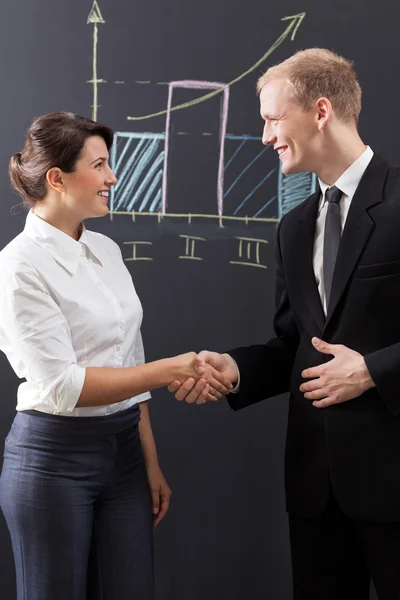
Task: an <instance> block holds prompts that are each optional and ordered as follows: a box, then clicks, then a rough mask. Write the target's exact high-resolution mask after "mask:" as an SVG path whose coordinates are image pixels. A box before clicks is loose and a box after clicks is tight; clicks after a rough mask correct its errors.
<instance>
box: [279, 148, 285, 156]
mask: <svg viewBox="0 0 400 600" xmlns="http://www.w3.org/2000/svg"><path fill="white" fill-rule="evenodd" d="M285 150H286V148H278V154H279V156H280V155H281V154H283V152H285Z"/></svg>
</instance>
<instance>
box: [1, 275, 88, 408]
mask: <svg viewBox="0 0 400 600" xmlns="http://www.w3.org/2000/svg"><path fill="white" fill-rule="evenodd" d="M2 275H5V277H2V278H1V279H2V282H1V283H2V284H3V285H2V290H1V292H0V349H1V350H2V351H3V352H4V353H5V354H6V355H7V357H8V359H9V361H10V363H11V366H12V367H13V369H14V371H15V372H16V374H17V375H18V377H20V378H25V379H26V383H23V384H21V386H20V389H19V390H18V398H19V400H20V398H21V396H27V395H28V394H29V399H30V400H31V401H32V402H33V403H35V402H37V401H38V400H39V401H40V402H41V403H45V404H46V405H47V406H49V408H50V410H51V411H52V412H53V413H59V412H70V411H72V410H73V409H74V408H75V405H76V403H77V401H78V398H79V396H80V393H81V391H82V387H83V384H84V380H85V368H83V367H80V366H79V365H78V364H77V359H76V355H75V352H74V349H73V345H72V339H71V332H70V329H69V326H68V323H67V321H66V319H65V317H64V315H63V314H62V312H61V310H60V307H59V306H58V304H57V303H56V301H55V300H54V299H53V298H52V297H51V295H50V293H49V291H48V290H47V289H46V286H45V284H44V282H43V281H42V279H41V278H40V276H39V275H38V274H37V273H36V271H35V270H34V269H33V268H31V269H29V268H27V267H25V268H24V269H21V265H14V268H13V265H12V263H9V264H8V265H7V267H6V268H4V265H2ZM24 404H25V405H26V403H24ZM17 408H18V406H17Z"/></svg>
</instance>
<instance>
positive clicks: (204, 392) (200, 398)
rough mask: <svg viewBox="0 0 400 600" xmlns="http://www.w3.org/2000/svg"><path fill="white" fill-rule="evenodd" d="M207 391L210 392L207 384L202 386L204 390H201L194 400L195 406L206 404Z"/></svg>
mask: <svg viewBox="0 0 400 600" xmlns="http://www.w3.org/2000/svg"><path fill="white" fill-rule="evenodd" d="M209 391H210V386H209V385H208V383H207V384H206V385H205V386H204V388H203V389H202V390H201V393H200V395H199V396H198V397H197V398H196V400H195V402H196V404H205V402H207V396H208V393H209Z"/></svg>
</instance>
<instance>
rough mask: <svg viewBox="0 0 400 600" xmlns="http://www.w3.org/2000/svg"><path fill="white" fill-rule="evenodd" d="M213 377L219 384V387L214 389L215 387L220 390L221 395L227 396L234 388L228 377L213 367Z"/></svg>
mask: <svg viewBox="0 0 400 600" xmlns="http://www.w3.org/2000/svg"><path fill="white" fill-rule="evenodd" d="M211 375H212V377H213V378H214V380H215V381H216V382H218V387H216V386H213V387H215V389H219V391H220V392H221V393H223V394H226V393H228V392H229V390H231V389H232V388H233V385H232V382H231V381H230V380H229V379H228V378H227V377H225V375H223V374H222V373H220V372H219V371H217V369H214V368H213V367H212V368H211Z"/></svg>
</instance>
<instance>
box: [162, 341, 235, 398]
mask: <svg viewBox="0 0 400 600" xmlns="http://www.w3.org/2000/svg"><path fill="white" fill-rule="evenodd" d="M176 358H177V359H183V360H182V364H181V367H180V369H181V370H180V373H179V374H178V373H177V377H176V378H175V379H174V381H172V382H171V383H170V385H169V386H168V390H169V391H170V392H172V393H174V394H175V398H176V399H177V400H186V402H188V403H189V404H192V403H196V404H204V403H205V402H214V401H215V400H218V399H219V398H221V397H222V396H226V395H227V394H229V392H230V391H231V389H232V388H233V387H234V384H235V383H236V382H237V380H238V370H237V366H236V363H235V361H234V360H233V359H232V358H231V357H230V356H229V354H219V353H218V352H208V351H205V350H203V351H202V352H200V353H199V354H196V353H194V352H189V353H187V354H184V355H181V356H180V357H176ZM185 361H186V364H184V363H185Z"/></svg>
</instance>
